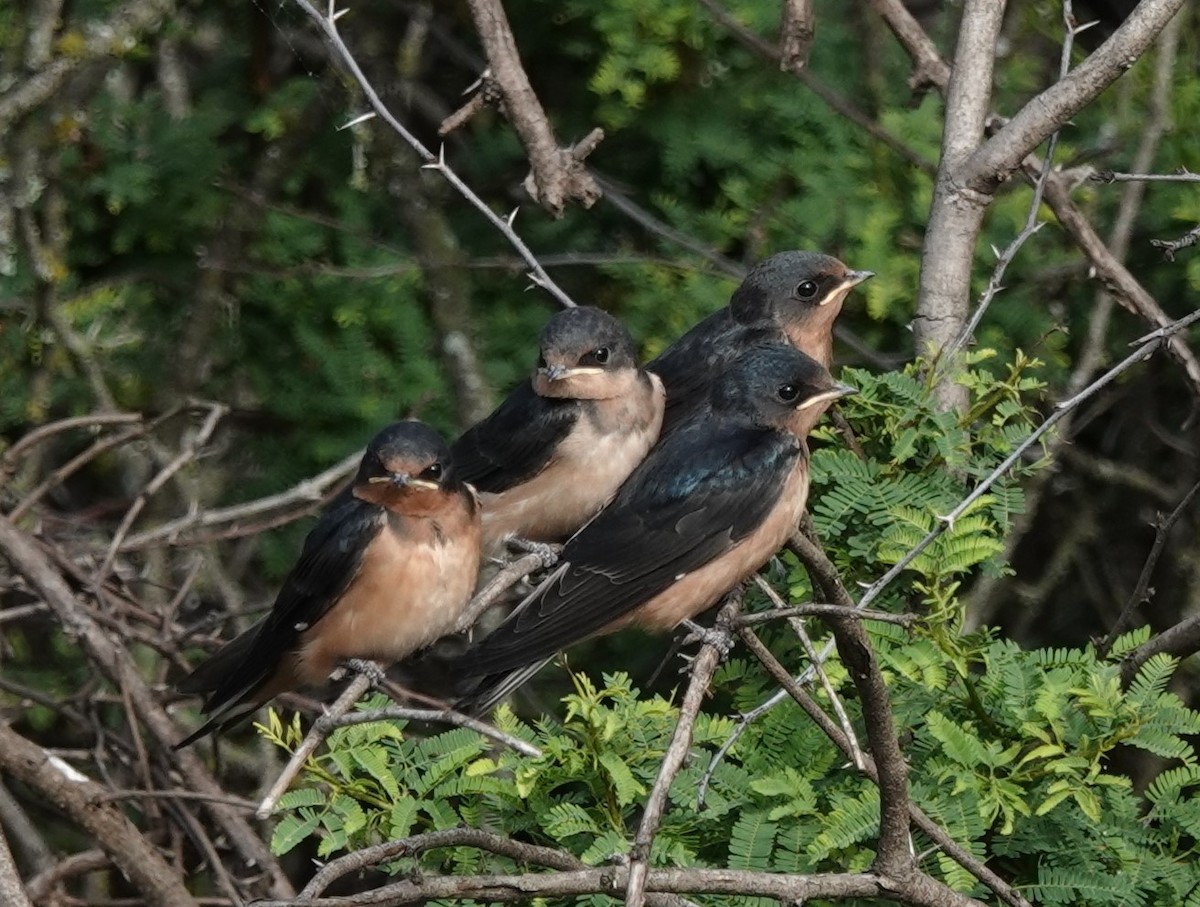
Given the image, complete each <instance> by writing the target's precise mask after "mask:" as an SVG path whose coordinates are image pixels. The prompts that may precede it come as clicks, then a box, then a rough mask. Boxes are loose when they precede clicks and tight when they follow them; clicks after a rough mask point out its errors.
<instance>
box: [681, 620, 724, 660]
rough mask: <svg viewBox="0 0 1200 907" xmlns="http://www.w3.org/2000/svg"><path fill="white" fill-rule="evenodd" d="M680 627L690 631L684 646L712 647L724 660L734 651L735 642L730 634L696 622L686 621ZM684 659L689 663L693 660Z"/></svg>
mask: <svg viewBox="0 0 1200 907" xmlns="http://www.w3.org/2000/svg"><path fill="white" fill-rule="evenodd" d="M679 626H681V627H683V628H684V629H686V630H687V631H688V635H687V636H685V637H684V638H683V645H685V646H686V645H689V644H691V643H694V642H698V643H700V644H701V645H706V646H712V647H713V648H714V649H716V650H717V651H718V652H720V653H721V658H722V659H725V658H727V657H728V656H729V653H730V652H731V651H732V650H733V640H732V639H730V637H729V634H728V633H724V632H722V631H721V630H717V629H715V628H710V627H702V626H700V624H698V623H696V622H695V621H694V620H685V621H684V622H683V623H681V624H680V625H679ZM684 658H685V659H687V661H689V662H690V661H691V658H690V657H688V656H684Z"/></svg>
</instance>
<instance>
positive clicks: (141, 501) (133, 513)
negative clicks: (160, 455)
mask: <svg viewBox="0 0 1200 907" xmlns="http://www.w3.org/2000/svg"><path fill="white" fill-rule="evenodd" d="M227 412H229V407H227V406H225V405H224V404H223V403H213V404H210V405H209V408H208V416H207V418H205V420H204V422H203V424H201V426H200V428H199V430H198V431H197V432H196V434H195V435H194V436H193V437H191V438H190V439H189V440H188V441H187V443H185V444H184V445H183V449H182V450H180V451H179V454H178V455H177V456H176V457H175V459H173V460H172V461H171V462H170V463H168V464H167V465H166V466H164V467H163V468H162V469H160V470H159V471H158V474H157V475H156V476H155V477H154V478H153V479H151V480H150V483H149V484H148V485H147V486H146V487H145V488H143V489H142V492H141V494H139V495H138V496H137V499H136V500H135V501H134V502H133V503H132V504H131V505H130V506H129V510H127V511H126V513H125V516H124V518H123V519H122V520H121V524H120V525H119V526H118V527H117V531H116V532H115V533H113V537H112V542H110V543H109V546H108V551H107V552H106V553H105V555H104V560H103V561H102V562H101V564H100V568H99V569H98V570H97V571H96V575H95V577H94V578H93V580H92V585H93V587H94V588H97V589H98V588H99V587H100V586H102V585H104V580H105V577H107V576H108V572H109V570H111V569H112V565H113V560H114V559H115V558H116V556H117V552H118V551H119V550H120V548H121V542H122V541H124V539H125V535H126V533H128V532H129V528H130V527H131V526H132V525H133V521H134V520H136V519H137V518H138V514H140V513H141V512H142V508H143V507H145V506H146V502H147V501H148V500H150V498H152V497H153V496H154V495H156V494H157V493H158V491H159V489H161V488H162V487H163V486H164V485H165V484H167V482H168V481H170V480H171V478H172V476H174V475H175V474H176V473H177V472H179V470H181V469H183V467H184V466H186V465H187V464H188V463H190V462H192V460H194V459H195V458H196V456H197V454H199V452H200V449H201V448H202V447H204V445H205V444H207V443H208V439H209V438H211V437H212V434H213V432H214V431H216V430H217V423H218V422H220V421H221V418H222V417H223V416H224V415H225V414H226V413H227Z"/></svg>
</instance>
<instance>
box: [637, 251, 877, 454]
mask: <svg viewBox="0 0 1200 907" xmlns="http://www.w3.org/2000/svg"><path fill="white" fill-rule="evenodd" d="M873 276H875V275H874V273H873V272H871V271H852V270H850V269H849V268H847V267H846V266H845V265H844V264H842V263H841V262H840V261H838V260H837V259H836V258H833V257H831V256H829V255H822V254H820V253H818V252H780V253H778V254H777V255H772V256H771V257H770V258H767V259H765V260H764V261H762V262H759V264H758V265H756V266H755V267H754V269H753V270H752V271H751V272H750V273H749V274H747V275H746V279H745V280H743V281H742V284H741V286H739V287H738V288H737V289H736V290H734V293H733V296H732V297H731V298H730V300H729V305H728V306H726V307H725V308H723V309H721V310H719V311H717V312H715V313H714V314H712V315H710V316H709V317H708V318H705V319H704V320H703V321H701V322H700V323H699V324H697V325H696V326H695V327H693V328H692V329H691V330H690V331H688V332H687V333H686V334H684V335H683V336H682V337H680V338H679V339H678V340H676V341H675V342H674V343H673V344H671V346H669V347H667V349H666V350H664V351H663V352H662V354H661V355H659V357H658V358H657V359H655V360H653V361H652V362H650V363H649V364H647V366H646V368H647V370H649V371H650V372H653V373H654V374H656V375H658V376H659V377H660V378H662V381H663V385H664V386H665V387H666V389H667V408H666V414H665V416H664V418H663V428H662V434H663V435H664V436H665V435H666V434H668V433H669V432H671V431H673V430H674V428H675V426H677V425H680V424H681V423H682V422H684V421H686V420H687V418H688V415H689V414H690V413H691V412H692V411H693V410H694V409H695V408H696V407H697V406H700V405H702V404H703V403H704V401H705V399H706V397H707V393H708V385H709V382H710V381H711V380H712V376H713V375H714V374H719V373H720V372H721V370H722V367H723V366H724V365H725V364H727V363H728V362H729V361H730V360H731V359H732V358H734V357H735V356H736V355H737V353H738V351H739V350H741V349H743V348H744V347H745V346H747V345H750V344H754V343H761V342H763V341H769V340H776V341H779V342H781V343H790V344H791V345H792V346H794V347H795V348H796V349H798V350H800V351H801V352H802V353H806V354H808V355H809V356H811V357H812V358H813V359H815V360H817V362H819V363H820V364H821V365H823V366H825V368H829V366H830V364H831V363H832V361H833V322H834V321H835V320H836V319H837V316H838V313H840V312H841V310H842V302H843V301H844V300H845V298H846V295H847V294H848V293H849V292H850V291H851V290H852V289H853V288H854V287H856V286H858V285H859V284H860V283H862V282H863V281H864V280H867V279H869V278H871V277H873Z"/></svg>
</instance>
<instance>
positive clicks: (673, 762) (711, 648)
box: [625, 594, 742, 907]
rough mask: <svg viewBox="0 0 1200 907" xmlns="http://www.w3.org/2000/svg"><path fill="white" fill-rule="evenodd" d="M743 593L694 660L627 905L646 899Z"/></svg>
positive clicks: (635, 856)
mask: <svg viewBox="0 0 1200 907" xmlns="http://www.w3.org/2000/svg"><path fill="white" fill-rule="evenodd" d="M741 604H742V603H741V595H740V594H733V595H730V596H729V597H728V598H727V600H726V602H725V604H724V605H722V606H721V610H720V611H719V612H717V620H716V624H715V625H714V627H713V629H712V630H710V631H707V633H706V636H705V638H704V644H703V645H701V646H700V651H699V652H697V653H696V657H695V659H693V661H692V667H691V672H690V673H691V679H690V680H689V681H688V688H687V692H685V693H684V694H683V702H681V703H680V705H679V719H678V720H677V721H676V723H675V733H674V734H672V736H671V743H670V745H669V746H668V747H667V751H666V753H664V754H663V761H662V765H660V766H659V769H658V777H657V778H656V779H655V780H654V787H652V788H651V789H650V796H649V797H647V798H646V804H645V806H644V807H643V808H642V821H641V824H640V825H639V826H638V831H637V837H635V838H634V840H633V849H632V850H631V851H630V854H629V881H628V883H627V884H626V887H625V903H626V905H628V907H642V905H643V904H645V902H646V878H647V874H648V873H649V870H650V850H651V848H652V846H653V845H654V836H655V834H657V832H658V826H659V824H660V823H661V822H662V816H663V810H664V809H665V808H666V804H667V793H668V792H669V791H670V789H671V784H672V782H674V780H675V776H676V775H678V774H679V770H680V769H681V768H683V763H684V760H685V759H687V755H688V750H689V749H690V747H691V745H692V728H693V727H694V725H695V723H696V716H697V715H698V714H699V713H700V706H701V705H703V704H704V695H705V693H707V692H708V685H709V684H710V683H711V682H712V678H713V675H714V674H715V673H716V672H717V668H718V667H719V666H720V664H721V659H722V658H724V657H725V653H726V652H727V651H728V650H729V646H730V645H732V643H733V636H732V634H731V628H732V627H733V624H734V622H735V620H736V619H737V614H738V611H739V610H741Z"/></svg>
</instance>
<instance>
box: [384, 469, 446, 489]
mask: <svg viewBox="0 0 1200 907" xmlns="http://www.w3.org/2000/svg"><path fill="white" fill-rule="evenodd" d="M392 484H393V485H395V486H396V487H397V488H424V489H426V490H427V491H437V489H438V483H437V482H430V481H429V480H428V479H416V478H413V477H412V476H410V475H409V474H408V473H406V472H394V473H392Z"/></svg>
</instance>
